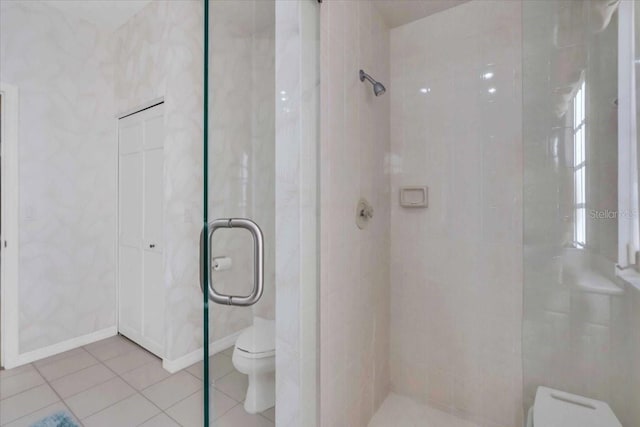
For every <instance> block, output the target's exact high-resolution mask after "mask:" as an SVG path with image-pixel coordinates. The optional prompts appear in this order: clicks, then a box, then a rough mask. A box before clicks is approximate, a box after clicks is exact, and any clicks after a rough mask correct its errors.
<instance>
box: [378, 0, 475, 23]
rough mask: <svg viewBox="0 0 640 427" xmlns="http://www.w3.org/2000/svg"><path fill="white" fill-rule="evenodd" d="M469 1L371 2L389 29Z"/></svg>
mask: <svg viewBox="0 0 640 427" xmlns="http://www.w3.org/2000/svg"><path fill="white" fill-rule="evenodd" d="M467 1H469V0H373V3H375V5H376V7H377V8H378V11H379V12H380V14H381V15H382V17H383V18H384V20H385V22H386V23H387V25H388V26H389V27H390V28H394V27H398V26H400V25H404V24H407V23H409V22H411V21H416V20H418V19H421V18H424V17H425V16H429V15H432V14H434V13H438V12H441V11H443V10H445V9H449V8H452V7H455V6H458V5H459V4H462V3H465V2H467Z"/></svg>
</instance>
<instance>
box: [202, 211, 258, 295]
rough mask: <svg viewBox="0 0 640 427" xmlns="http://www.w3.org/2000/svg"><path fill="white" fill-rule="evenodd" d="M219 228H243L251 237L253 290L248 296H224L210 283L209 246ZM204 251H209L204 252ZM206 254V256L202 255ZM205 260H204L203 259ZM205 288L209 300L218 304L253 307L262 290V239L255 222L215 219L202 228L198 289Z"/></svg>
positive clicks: (238, 219) (240, 219) (239, 219)
mask: <svg viewBox="0 0 640 427" xmlns="http://www.w3.org/2000/svg"><path fill="white" fill-rule="evenodd" d="M221 228H243V229H245V230H248V231H249V233H251V236H252V237H253V264H254V268H253V274H254V279H253V289H252V291H251V293H250V294H249V295H225V294H221V293H218V292H217V291H216V289H215V287H214V285H213V283H212V282H211V245H212V240H213V233H215V232H216V230H219V229H221ZM205 249H209V250H208V251H205ZM205 252H207V256H206V257H205V256H204V253H205ZM205 258H206V259H205ZM205 286H206V288H207V291H208V294H209V299H210V300H211V301H213V302H215V303H218V304H224V305H237V306H249V305H253V304H255V303H256V302H258V300H259V299H260V297H262V292H263V290H264V237H263V235H262V230H261V229H260V227H259V226H258V224H256V223H255V222H253V221H251V220H250V219H245V218H223V219H216V220H215V221H212V222H210V223H209V224H207V225H205V226H204V227H203V228H202V232H201V233H200V288H201V290H202V292H204V291H205Z"/></svg>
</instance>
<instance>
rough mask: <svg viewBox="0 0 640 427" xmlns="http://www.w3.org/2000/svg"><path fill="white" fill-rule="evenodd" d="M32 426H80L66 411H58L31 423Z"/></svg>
mask: <svg viewBox="0 0 640 427" xmlns="http://www.w3.org/2000/svg"><path fill="white" fill-rule="evenodd" d="M31 427H79V426H78V424H76V422H75V421H73V418H71V415H69V414H68V413H66V412H65V411H60V412H56V413H55V414H53V415H49V416H48V417H46V418H43V419H41V420H40V421H36V422H35V423H33V424H31Z"/></svg>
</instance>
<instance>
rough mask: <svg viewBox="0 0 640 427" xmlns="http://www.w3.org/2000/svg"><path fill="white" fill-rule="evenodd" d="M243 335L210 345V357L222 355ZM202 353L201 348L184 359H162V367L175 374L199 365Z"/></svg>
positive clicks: (222, 339)
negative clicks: (217, 354)
mask: <svg viewBox="0 0 640 427" xmlns="http://www.w3.org/2000/svg"><path fill="white" fill-rule="evenodd" d="M241 333H242V331H238V332H236V333H234V334H231V335H229V336H226V337H224V338H220V339H219V340H216V341H214V342H212V343H211V344H209V356H213V355H214V354H216V353H220V352H221V351H223V350H225V349H227V348H229V347H231V346H232V345H234V344H235V343H236V340H237V339H238V336H239V335H240V334H241ZM202 352H203V349H202V347H200V348H199V349H197V350H195V351H192V352H191V353H188V354H185V355H184V356H182V357H179V358H177V359H174V360H167V359H162V367H163V368H164V369H165V370H166V371H169V372H170V373H172V374H174V373H176V372H178V371H180V370H182V369H184V368H187V367H189V366H191V365H193V364H194V363H198V362H199V361H201V360H202Z"/></svg>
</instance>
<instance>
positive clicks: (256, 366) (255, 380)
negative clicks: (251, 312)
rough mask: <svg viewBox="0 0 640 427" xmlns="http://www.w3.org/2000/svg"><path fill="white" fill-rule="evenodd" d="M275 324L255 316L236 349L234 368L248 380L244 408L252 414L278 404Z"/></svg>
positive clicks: (239, 337) (237, 341)
mask: <svg viewBox="0 0 640 427" xmlns="http://www.w3.org/2000/svg"><path fill="white" fill-rule="evenodd" d="M275 349H276V338H275V322H274V321H273V320H266V319H262V318H259V317H256V318H255V319H254V322H253V326H250V327H248V328H247V329H245V330H244V331H243V332H242V333H241V334H240V336H238V339H237V340H236V345H235V348H234V349H233V357H232V360H233V366H235V368H236V369H237V370H238V371H239V372H241V373H243V374H245V375H247V376H248V377H249V386H248V387H247V396H246V398H245V400H244V409H245V411H247V412H248V413H250V414H256V413H258V412H262V411H265V410H267V409H269V408H271V407H272V406H274V405H275V403H276V375H275V373H276V350H275Z"/></svg>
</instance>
